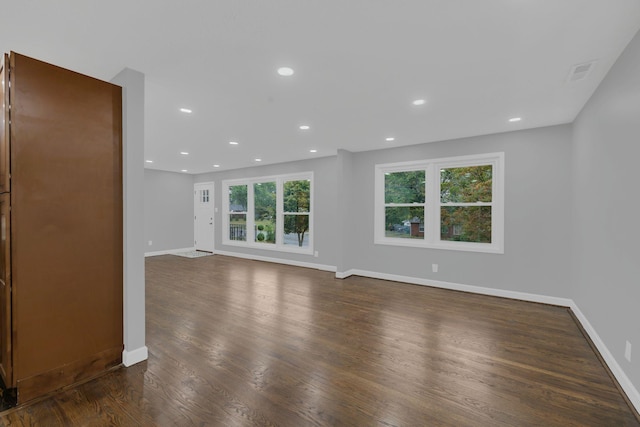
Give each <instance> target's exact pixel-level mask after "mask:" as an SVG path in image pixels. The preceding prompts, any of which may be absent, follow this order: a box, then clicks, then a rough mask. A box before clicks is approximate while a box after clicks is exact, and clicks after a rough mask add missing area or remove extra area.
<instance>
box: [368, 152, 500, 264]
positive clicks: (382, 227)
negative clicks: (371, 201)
mask: <svg viewBox="0 0 640 427" xmlns="http://www.w3.org/2000/svg"><path fill="white" fill-rule="evenodd" d="M503 176H504V153H492V154H482V155H476V156H464V157H452V158H444V159H431V160H424V161H413V162H405V163H395V164H385V165H376V189H375V191H376V194H375V200H376V201H375V205H376V206H375V227H376V229H375V233H374V236H375V243H377V244H389V245H401V246H417V247H427V248H441V249H453V250H464V251H477V252H492V253H504V249H503V228H504V208H503V198H504V183H503V181H504V178H503Z"/></svg>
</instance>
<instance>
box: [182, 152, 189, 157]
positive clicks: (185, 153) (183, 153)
mask: <svg viewBox="0 0 640 427" xmlns="http://www.w3.org/2000/svg"><path fill="white" fill-rule="evenodd" d="M180 154H182V155H183V156H188V155H189V153H188V152H186V151H181V152H180Z"/></svg>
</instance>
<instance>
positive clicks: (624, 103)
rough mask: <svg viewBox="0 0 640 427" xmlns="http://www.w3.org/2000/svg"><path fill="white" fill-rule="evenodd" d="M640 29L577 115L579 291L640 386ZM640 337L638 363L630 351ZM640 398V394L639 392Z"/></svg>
mask: <svg viewBox="0 0 640 427" xmlns="http://www.w3.org/2000/svg"><path fill="white" fill-rule="evenodd" d="M639 160H640V33H639V34H636V36H635V38H634V39H633V40H632V41H631V42H630V44H629V45H628V47H627V49H626V50H625V51H624V53H623V54H622V55H621V56H620V58H619V59H618V61H617V62H616V64H615V65H614V66H613V68H612V69H611V70H610V72H609V74H608V75H607V77H606V78H605V79H604V81H603V82H602V84H601V85H600V86H599V87H598V89H597V91H596V92H595V93H594V95H593V96H592V97H591V99H590V100H589V102H588V103H587V105H586V106H585V107H584V109H583V110H582V112H581V113H580V114H579V116H578V118H577V119H576V120H575V122H574V141H573V163H574V176H573V190H574V206H573V207H574V214H573V220H574V223H573V225H574V227H573V234H574V244H573V247H572V250H573V256H574V259H573V261H574V262H573V288H572V292H571V295H572V298H573V299H574V301H575V302H576V304H577V305H578V307H580V309H581V310H582V312H583V313H584V315H585V316H586V317H587V318H588V319H589V322H590V323H591V324H592V326H593V327H594V329H595V330H596V332H597V333H598V335H599V336H600V338H601V339H602V341H603V342H604V343H605V344H606V346H607V348H608V349H609V351H610V352H611V354H612V355H613V357H615V360H616V361H617V363H618V364H619V365H620V367H621V369H622V370H623V371H624V372H625V373H626V375H627V377H629V379H630V380H631V382H632V383H633V384H635V388H636V390H640V249H639V246H638V245H639V243H640V221H639V220H638V217H639V216H640V177H639V175H638V170H639V167H638V164H639ZM626 340H629V341H630V342H631V343H632V344H633V352H632V356H633V357H632V362H628V361H627V360H626V359H625V358H624V349H625V341H626ZM636 399H637V403H636V405H640V396H637V397H636Z"/></svg>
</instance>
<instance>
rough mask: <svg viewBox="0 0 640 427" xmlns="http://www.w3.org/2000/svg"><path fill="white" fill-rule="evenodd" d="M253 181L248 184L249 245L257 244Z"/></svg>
mask: <svg viewBox="0 0 640 427" xmlns="http://www.w3.org/2000/svg"><path fill="white" fill-rule="evenodd" d="M253 184H255V183H254V182H253V181H249V182H247V243H248V244H254V243H255V242H256V230H255V228H256V227H255V226H256V220H255V215H256V213H255V200H254V197H255V192H254V191H253Z"/></svg>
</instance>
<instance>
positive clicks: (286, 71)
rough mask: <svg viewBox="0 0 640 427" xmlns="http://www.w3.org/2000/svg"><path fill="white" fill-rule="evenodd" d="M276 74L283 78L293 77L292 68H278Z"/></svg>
mask: <svg viewBox="0 0 640 427" xmlns="http://www.w3.org/2000/svg"><path fill="white" fill-rule="evenodd" d="M278 74H280V75H281V76H284V77H289V76H293V68H289V67H280V68H278Z"/></svg>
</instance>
